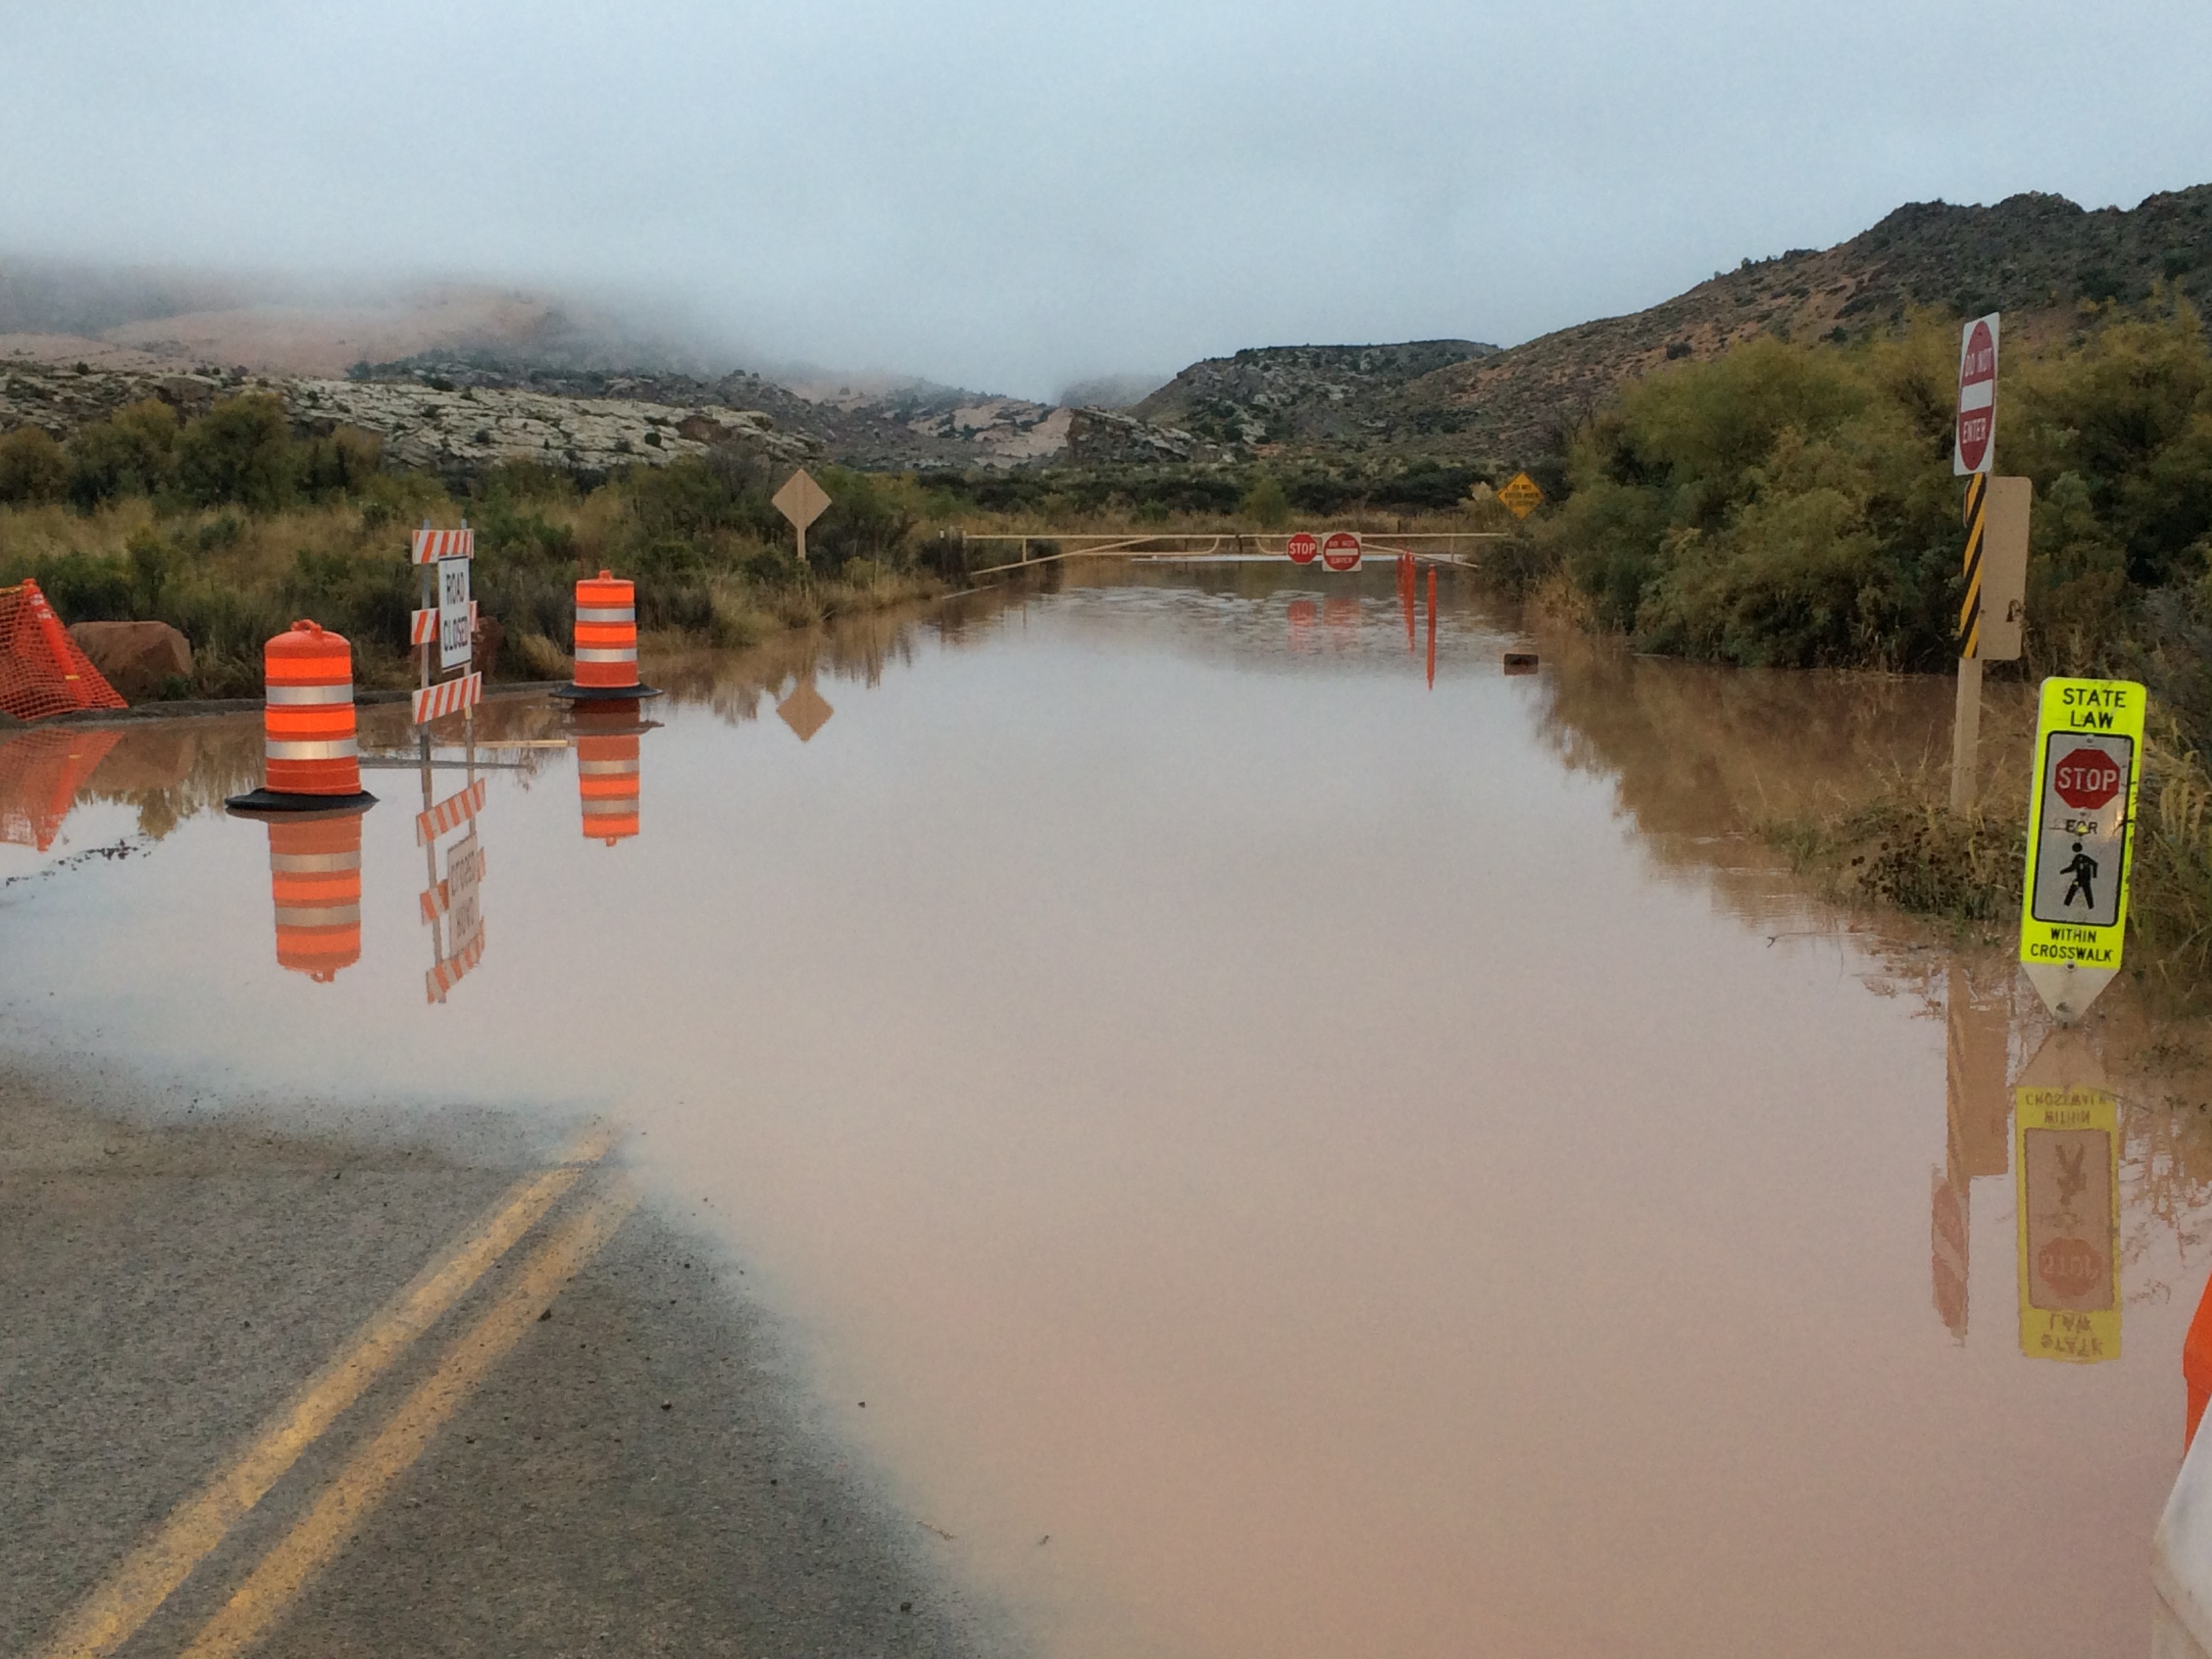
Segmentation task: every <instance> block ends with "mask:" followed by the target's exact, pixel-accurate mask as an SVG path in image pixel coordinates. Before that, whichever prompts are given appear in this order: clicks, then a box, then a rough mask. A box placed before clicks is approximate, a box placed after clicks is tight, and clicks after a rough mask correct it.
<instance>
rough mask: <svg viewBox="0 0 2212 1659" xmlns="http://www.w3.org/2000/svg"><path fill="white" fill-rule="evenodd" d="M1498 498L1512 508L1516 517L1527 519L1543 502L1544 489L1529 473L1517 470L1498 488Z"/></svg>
mask: <svg viewBox="0 0 2212 1659" xmlns="http://www.w3.org/2000/svg"><path fill="white" fill-rule="evenodd" d="M1498 500H1499V501H1503V502H1504V503H1505V505H1506V506H1507V507H1510V508H1511V509H1512V512H1513V516H1514V517H1515V518H1516V519H1525V518H1527V517H1528V515H1529V514H1530V513H1534V511H1535V510H1536V509H1537V507H1540V506H1541V505H1542V504H1543V500H1544V491H1543V489H1542V488H1541V486H1540V485H1539V484H1538V483H1536V481H1535V480H1534V478H1532V477H1529V476H1528V474H1527V473H1525V472H1516V473H1515V474H1514V475H1513V476H1512V477H1511V478H1510V479H1508V480H1507V481H1506V483H1505V485H1504V488H1503V489H1499V490H1498Z"/></svg>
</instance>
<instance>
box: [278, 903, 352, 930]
mask: <svg viewBox="0 0 2212 1659" xmlns="http://www.w3.org/2000/svg"><path fill="white" fill-rule="evenodd" d="M360 920H361V906H359V905H358V904H334V905H332V906H331V908H329V909H327V910H288V909H286V908H284V907H283V905H281V904H280V905H278V906H277V907H276V925H277V926H278V927H351V926H352V925H353V924H354V923H356V922H357V921H360Z"/></svg>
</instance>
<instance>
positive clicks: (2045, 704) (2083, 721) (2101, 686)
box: [2020, 679, 2149, 1024]
mask: <svg viewBox="0 0 2212 1659" xmlns="http://www.w3.org/2000/svg"><path fill="white" fill-rule="evenodd" d="M2148 703H2149V698H2148V694H2146V693H2145V691H2144V690H2143V688H2142V686H2140V685H2137V684H2135V683H2134V682H2133V681H2132V680H2064V679H2049V680H2045V681H2044V683H2043V697H2042V706H2041V709H2040V713H2039V719H2038V720H2037V721H2036V727H2035V769H2036V770H2035V794H2034V798H2033V801H2032V802H2031V803H2030V805H2029V809H2028V821H2027V876H2026V878H2025V879H2024V881H2023V882H2022V883H2021V889H2022V890H2021V906H2020V960H2021V967H2022V968H2023V969H2026V971H2027V978H2028V982H2029V983H2030V984H2032V985H2033V986H2034V987H2035V990H2036V994H2037V995H2038V996H2040V997H2041V998H2042V999H2043V1000H2044V1003H2045V1006H2047V1007H2049V1008H2050V1010H2051V1012H2052V1013H2053V1014H2054V1015H2056V1016H2057V1018H2058V1020H2059V1022H2060V1023H2061V1024H2071V1023H2072V1022H2073V1021H2075V1020H2077V1019H2079V1018H2081V1015H2082V1013H2083V1012H2085V1011H2086V1010H2087V1008H2088V1006H2089V1005H2090V1003H2092V1002H2093V1001H2094V1000H2096V998H2097V995H2098V994H2099V993H2100V992H2101V991H2103V990H2104V988H2105V987H2106V986H2107V985H2109V984H2111V983H2112V978H2113V976H2114V975H2117V974H2118V972H2119V970H2120V947H2121V945H2122V942H2123V941H2124V939H2125V937H2126V933H2127V925H2128V879H2129V877H2130V873H2131V872H2132V868H2133V865H2134V862H2135V836H2133V834H2132V833H2131V831H2132V830H2133V829H2134V827H2135V819H2136V785H2137V782H2138V781H2139V780H2140V777H2141V775H2142V738H2143V715H2144V714H2145V712H2146V711H2147V709H2148Z"/></svg>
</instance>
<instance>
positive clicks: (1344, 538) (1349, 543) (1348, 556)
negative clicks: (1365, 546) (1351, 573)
mask: <svg viewBox="0 0 2212 1659" xmlns="http://www.w3.org/2000/svg"><path fill="white" fill-rule="evenodd" d="M1321 562H1322V563H1323V564H1325V565H1327V566H1328V568H1330V569H1331V570H1357V569H1358V568H1359V538H1358V536H1356V535H1354V534H1352V532H1351V531H1349V530H1340V531H1338V532H1335V533H1334V535H1332V536H1330V538H1328V540H1327V541H1325V542H1323V543H1322V544H1321Z"/></svg>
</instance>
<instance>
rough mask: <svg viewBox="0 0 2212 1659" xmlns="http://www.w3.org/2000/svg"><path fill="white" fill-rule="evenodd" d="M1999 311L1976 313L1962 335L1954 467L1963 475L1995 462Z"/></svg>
mask: <svg viewBox="0 0 2212 1659" xmlns="http://www.w3.org/2000/svg"><path fill="white" fill-rule="evenodd" d="M1996 436H1997V313H1996V312H1994V311H1992V312H1991V313H1990V314H1989V315H1988V316H1986V317H1977V318H1975V319H1974V320H1973V321H1972V322H1971V323H1968V324H1967V325H1966V327H1965V329H1964V330H1962V331H1960V337H1959V441H1958V444H1957V446H1956V447H1954V449H1953V450H1952V452H1951V471H1953V472H1954V473H1956V474H1957V475H1958V476H1959V477H1962V478H1963V477H1966V476H1967V475H1968V474H1970V473H1974V472H1987V471H1990V469H1991V468H1992V467H1993V466H1995V465H1996V447H1997V446H1996Z"/></svg>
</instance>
